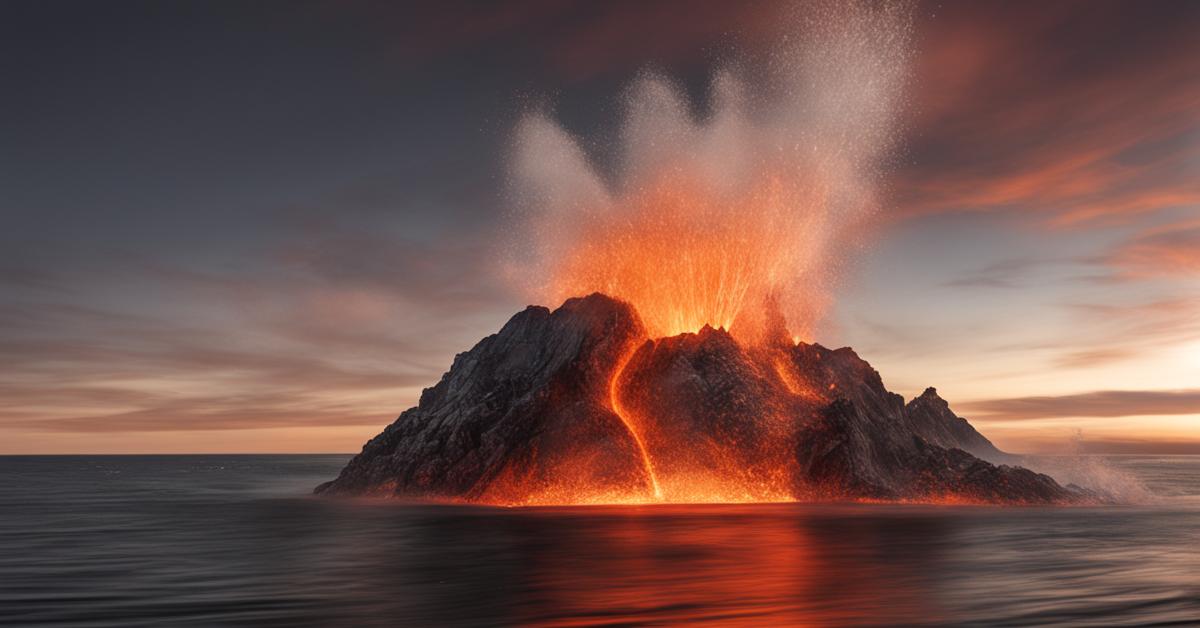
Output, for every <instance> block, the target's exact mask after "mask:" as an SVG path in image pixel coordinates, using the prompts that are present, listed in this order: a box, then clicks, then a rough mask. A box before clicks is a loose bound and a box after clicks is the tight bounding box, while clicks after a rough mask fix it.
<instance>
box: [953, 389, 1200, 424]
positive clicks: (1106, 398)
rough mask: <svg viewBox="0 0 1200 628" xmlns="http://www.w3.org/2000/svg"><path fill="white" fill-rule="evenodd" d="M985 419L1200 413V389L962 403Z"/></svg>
mask: <svg viewBox="0 0 1200 628" xmlns="http://www.w3.org/2000/svg"><path fill="white" fill-rule="evenodd" d="M957 407H958V408H959V409H961V410H963V411H964V412H967V413H973V414H974V415H975V417H976V418H978V419H981V420H985V421H1024V420H1028V419H1051V418H1063V417H1124V416H1146V415H1173V414H1196V415H1200V389H1191V390H1100V391H1095V392H1089V393H1081V394H1076V395H1061V396H1040V397H1015V398H1010V399H988V400H983V401H972V402H967V403H959V404H957Z"/></svg>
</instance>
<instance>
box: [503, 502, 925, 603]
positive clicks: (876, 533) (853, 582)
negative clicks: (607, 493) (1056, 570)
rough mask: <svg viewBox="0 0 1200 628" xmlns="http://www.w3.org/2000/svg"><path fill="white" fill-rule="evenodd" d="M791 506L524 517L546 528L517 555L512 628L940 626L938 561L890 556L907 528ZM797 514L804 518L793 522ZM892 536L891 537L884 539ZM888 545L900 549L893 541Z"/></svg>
mask: <svg viewBox="0 0 1200 628" xmlns="http://www.w3.org/2000/svg"><path fill="white" fill-rule="evenodd" d="M798 508H801V507H798V506H794V505H790V506H789V505H777V506H767V505H756V506H728V505H726V506H653V507H642V508H638V507H603V508H587V509H547V510H544V511H542V512H541V513H538V512H536V511H529V510H526V511H523V512H522V513H521V515H520V517H521V518H522V519H524V520H525V522H526V525H527V523H528V520H530V519H533V520H536V519H538V518H539V517H544V518H545V519H546V520H547V522H550V521H552V522H553V523H554V525H553V528H552V529H551V528H549V527H547V528H546V529H539V539H538V540H539V542H538V543H537V544H535V545H532V546H530V548H529V552H528V553H527V554H524V555H522V556H520V561H521V563H522V564H524V565H526V570H527V573H526V578H527V582H525V585H526V586H527V587H528V590H534V591H537V592H538V595H537V596H536V598H534V599H528V600H521V601H520V604H519V605H518V608H517V611H518V615H517V617H516V620H517V623H520V624H522V625H533V626H543V625H544V626H550V625H554V626H591V625H614V624H615V625H625V624H643V623H650V624H667V625H672V624H677V623H681V622H720V623H721V624H723V625H789V626H843V625H856V624H912V623H917V622H929V621H933V620H936V619H937V617H938V614H939V613H938V610H937V608H936V606H935V605H934V604H933V603H932V601H931V596H930V595H929V594H928V592H929V590H930V589H931V588H932V587H931V586H930V584H929V582H928V581H927V577H928V574H930V573H936V572H935V571H933V570H934V567H935V566H933V565H931V564H929V563H930V561H932V560H934V558H935V557H928V558H926V557H921V556H915V557H914V556H903V557H902V560H896V557H895V556H893V553H894V552H895V551H896V550H895V547H896V546H905V544H904V543H903V542H900V539H902V538H903V537H904V536H905V535H908V536H909V537H911V535H913V534H918V535H919V534H922V533H923V534H926V535H929V534H935V535H936V534H939V533H941V532H939V531H936V530H928V529H926V530H925V531H924V532H921V530H920V529H919V528H918V529H916V531H914V529H912V524H911V522H908V523H904V522H903V521H901V522H900V524H899V525H898V526H897V525H894V524H895V523H896V522H888V521H885V522H883V523H882V524H881V523H880V522H879V521H873V520H866V521H859V520H857V517H855V516H853V515H848V516H847V517H846V518H845V519H840V518H834V519H827V520H822V521H817V522H814V521H813V520H811V519H807V518H806V517H804V516H803V515H802V514H801V513H799V512H798V510H797V509H798ZM797 515H800V516H797ZM888 528H892V529H891V530H889V529H888ZM893 535H895V537H896V538H892V536H893Z"/></svg>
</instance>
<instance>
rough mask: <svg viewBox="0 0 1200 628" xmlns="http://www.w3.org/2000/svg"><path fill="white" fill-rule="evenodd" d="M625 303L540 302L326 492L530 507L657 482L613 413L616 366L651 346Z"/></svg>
mask: <svg viewBox="0 0 1200 628" xmlns="http://www.w3.org/2000/svg"><path fill="white" fill-rule="evenodd" d="M644 336H645V332H644V331H643V328H642V325H641V322H640V320H639V319H638V318H637V316H636V315H635V314H634V312H633V310H632V309H631V308H630V307H629V306H628V305H626V304H625V303H622V302H619V301H616V300H613V299H610V298H608V297H605V296H602V295H592V296H589V297H585V298H579V299H571V300H569V301H567V302H566V303H564V304H563V305H562V307H560V308H558V309H557V310H555V311H554V312H553V313H551V312H550V311H549V310H548V309H546V308H544V307H529V308H528V309H526V310H525V311H523V312H521V313H519V314H517V315H516V316H514V317H513V318H512V319H511V320H509V321H508V323H507V324H505V325H504V328H503V329H501V330H500V332H499V333H497V334H495V335H493V336H489V337H487V338H484V339H483V340H482V341H481V342H480V343H479V344H477V345H476V346H475V347H474V348H473V349H471V350H470V351H468V352H466V353H462V354H459V355H458V356H457V357H455V359H454V365H453V366H451V367H450V371H449V372H448V373H446V374H445V375H444V376H442V380H441V381H440V382H438V384H437V385H436V386H434V387H433V388H429V389H426V390H425V391H424V392H423V393H422V394H421V401H420V403H419V404H418V405H417V407H415V408H412V409H410V410H408V411H406V412H405V413H404V414H401V415H400V418H398V419H396V421H395V422H394V423H392V424H391V425H389V426H388V427H387V429H385V430H384V431H383V433H381V434H380V435H378V436H376V437H375V438H373V439H371V440H370V441H369V442H368V443H367V444H366V446H364V447H363V451H362V453H360V454H359V455H358V456H355V457H354V459H353V460H351V461H350V463H349V464H348V465H346V468H345V469H343V470H342V472H341V475H339V476H338V478H337V479H336V480H334V481H332V482H329V483H327V484H323V485H321V486H320V487H318V488H317V492H326V493H347V494H397V495H405V496H416V497H431V498H467V499H472V500H482V501H501V502H502V501H510V500H517V501H520V500H521V498H523V497H524V496H526V495H529V494H532V493H540V492H546V491H554V490H557V489H558V488H561V487H562V486H563V485H579V486H587V487H593V488H594V489H595V490H599V491H603V490H607V489H622V490H624V489H627V488H628V487H629V486H630V485H635V486H636V485H648V477H647V475H646V473H645V470H644V468H643V465H642V463H641V456H640V454H639V453H638V448H637V444H636V442H635V441H634V440H633V437H632V436H631V435H630V433H629V431H628V430H627V429H626V428H625V427H624V425H623V423H622V422H621V419H620V418H619V417H618V416H617V415H615V414H614V413H613V412H612V410H611V408H610V407H609V406H608V385H609V381H610V379H611V378H612V373H613V370H614V369H615V368H616V366H617V364H618V361H619V360H620V359H621V358H622V356H623V355H624V354H625V353H626V352H627V350H628V349H629V348H630V347H631V346H632V345H633V344H634V343H636V342H637V341H639V340H641V339H643V338H644Z"/></svg>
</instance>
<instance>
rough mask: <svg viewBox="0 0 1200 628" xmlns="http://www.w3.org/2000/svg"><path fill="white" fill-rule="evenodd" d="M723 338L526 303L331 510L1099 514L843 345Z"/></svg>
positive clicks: (387, 433) (377, 444)
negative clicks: (366, 501)
mask: <svg viewBox="0 0 1200 628" xmlns="http://www.w3.org/2000/svg"><path fill="white" fill-rule="evenodd" d="M775 331H776V333H774V334H772V335H769V336H768V337H767V338H764V339H763V340H762V341H761V342H757V343H755V344H753V345H748V344H746V343H742V342H739V341H738V340H737V339H735V337H734V336H732V335H731V334H730V333H728V332H727V331H725V330H724V329H714V328H712V327H709V326H705V327H703V328H702V329H700V330H699V331H697V332H695V333H683V334H679V335H675V336H671V337H664V338H650V337H648V336H647V333H646V330H645V327H644V326H643V325H642V323H641V320H640V319H639V317H638V314H637V312H636V311H635V310H634V309H633V307H632V306H630V305H629V304H627V303H625V302H623V301H620V300H617V299H613V298H610V297H608V296H605V295H603V294H599V293H596V294H592V295H590V296H587V297H580V298H572V299H568V300H567V301H566V302H565V303H563V304H562V306H560V307H559V308H558V309H556V310H554V311H550V310H549V309H548V308H546V307H541V306H530V307H529V308H527V309H525V310H524V311H522V312H520V313H518V314H516V315H515V316H513V317H512V318H511V319H510V320H509V321H508V323H507V324H505V325H504V327H503V328H502V329H501V330H500V331H499V332H498V333H496V334H493V335H491V336H488V337H486V338H484V339H483V340H481V341H480V342H479V343H478V344H477V345H475V347H474V348H472V349H471V350H470V351H467V352H465V353H461V354H459V355H458V356H456V357H455V359H454V363H453V365H452V366H451V367H450V370H449V372H447V373H446V374H445V375H443V377H442V379H441V381H439V382H438V383H437V384H436V385H435V386H433V387H431V388H427V389H425V390H424V391H423V393H422V394H421V398H420V401H419V403H418V404H417V406H416V407H414V408H411V409H409V410H407V411H405V412H404V413H403V414H401V415H400V416H399V418H397V419H396V421H395V422H393V423H392V424H391V425H389V426H387V427H386V428H385V429H384V430H383V432H381V433H380V434H379V435H378V436H376V437H374V438H372V439H371V440H370V441H369V442H367V443H366V445H364V447H363V449H362V452H361V453H359V454H358V455H357V456H355V457H354V458H353V459H352V460H350V462H349V463H348V464H347V465H346V467H345V468H344V469H342V471H341V473H340V475H338V477H337V478H336V479H334V480H333V481H330V482H327V483H324V484H322V485H320V486H318V487H317V488H316V492H317V493H319V494H325V495H354V496H373V497H381V496H387V497H397V498H404V499H410V500H419V501H439V502H466V503H478V504H491V505H502V506H521V505H577V504H578V505H581V504H643V503H645V504H652V503H746V502H842V501H852V502H864V501H865V502H892V501H895V502H922V503H966V504H1069V503H1085V502H1092V501H1096V500H1097V495H1096V494H1095V493H1093V492H1091V491H1089V490H1087V489H1083V488H1080V487H1077V486H1074V485H1066V486H1063V485H1060V484H1059V483H1058V482H1056V481H1055V480H1054V479H1053V478H1051V477H1049V476H1047V475H1044V474H1040V473H1035V472H1033V471H1030V470H1029V469H1026V468H1023V467H1020V466H1016V465H1015V464H1008V463H1011V462H1013V461H1015V460H1017V459H1016V458H1015V457H1013V456H1010V455H1009V454H1006V453H1004V452H1002V451H1000V450H999V449H997V448H996V447H995V446H994V445H992V443H991V442H990V441H989V440H988V439H987V438H985V437H984V436H983V435H982V434H980V433H979V432H978V431H976V430H975V429H974V428H973V427H972V426H971V425H970V424H969V423H968V422H967V421H966V420H965V419H963V418H960V417H958V416H956V415H955V414H954V412H952V411H951V410H950V407H949V405H948V404H947V403H946V401H944V400H943V399H942V398H941V397H939V396H938V394H937V392H936V391H935V390H934V389H933V388H929V389H927V390H925V392H924V393H923V394H921V395H920V396H918V397H916V398H915V399H913V400H911V401H908V402H907V403H905V400H904V398H903V397H901V396H900V395H897V394H895V393H892V392H889V391H888V390H887V389H886V388H884V385H883V381H882V379H881V378H880V375H879V373H878V372H876V371H875V369H873V368H872V367H871V365H870V364H868V363H867V362H866V361H864V360H862V359H861V358H859V357H858V355H856V354H855V353H854V351H853V350H851V349H849V348H842V349H827V348H825V347H822V346H821V345H819V344H807V343H804V342H795V341H793V340H792V339H791V338H790V337H789V336H788V335H787V332H786V330H785V329H784V328H783V326H782V320H779V321H777V325H776V328H775Z"/></svg>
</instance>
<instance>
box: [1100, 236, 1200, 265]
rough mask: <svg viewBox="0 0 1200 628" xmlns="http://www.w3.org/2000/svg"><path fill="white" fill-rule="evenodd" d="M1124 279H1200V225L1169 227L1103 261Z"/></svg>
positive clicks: (1134, 241)
mask: <svg viewBox="0 0 1200 628" xmlns="http://www.w3.org/2000/svg"><path fill="white" fill-rule="evenodd" d="M1105 261H1106V263H1107V264H1109V265H1110V266H1112V267H1114V268H1116V269H1118V270H1119V272H1120V275H1119V276H1123V277H1161V276H1167V277H1169V276H1190V277H1200V224H1197V223H1185V224H1171V225H1167V226H1165V227H1158V228H1155V229H1151V230H1148V231H1146V232H1143V233H1141V234H1139V235H1138V236H1136V237H1134V238H1132V239H1130V240H1129V241H1127V242H1124V243H1122V244H1121V245H1120V246H1118V247H1117V248H1116V249H1115V250H1113V251H1112V252H1111V253H1110V254H1109V256H1108V258H1107V259H1106V260H1105Z"/></svg>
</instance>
